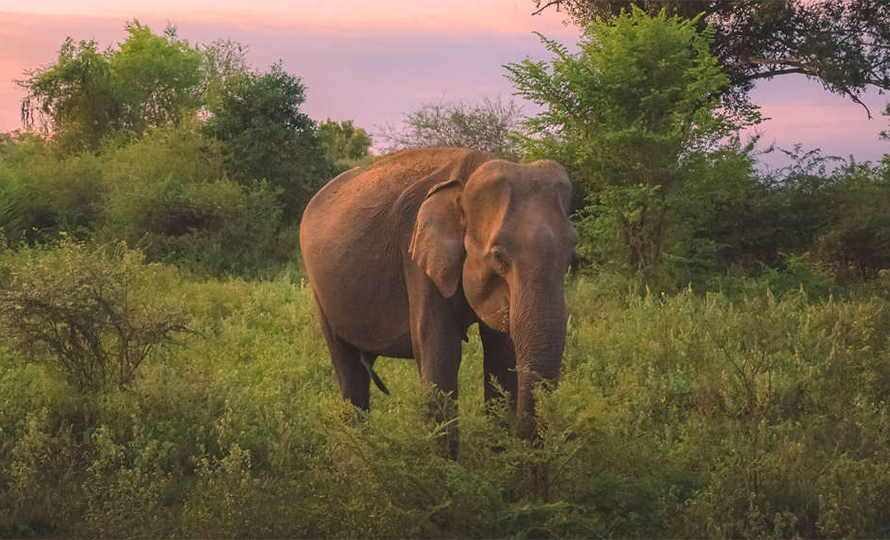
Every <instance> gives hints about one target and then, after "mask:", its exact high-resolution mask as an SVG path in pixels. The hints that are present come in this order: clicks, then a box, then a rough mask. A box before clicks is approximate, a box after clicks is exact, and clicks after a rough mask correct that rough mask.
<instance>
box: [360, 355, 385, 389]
mask: <svg viewBox="0 0 890 540" xmlns="http://www.w3.org/2000/svg"><path fill="white" fill-rule="evenodd" d="M362 365H364V366H365V369H367V370H368V375H370V376H371V380H372V381H374V384H376V385H377V388H379V389H380V391H381V392H383V393H384V394H386V395H387V396H388V395H389V390H387V389H386V385H385V384H383V381H382V380H380V377H379V376H377V373H376V372H375V371H374V367H373V366H371V362H369V361H368V357H367V356H365V354H362Z"/></svg>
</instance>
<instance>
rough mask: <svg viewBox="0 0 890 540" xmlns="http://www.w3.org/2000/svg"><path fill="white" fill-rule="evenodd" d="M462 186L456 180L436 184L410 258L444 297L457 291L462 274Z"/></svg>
mask: <svg viewBox="0 0 890 540" xmlns="http://www.w3.org/2000/svg"><path fill="white" fill-rule="evenodd" d="M462 190H463V185H462V184H461V183H460V182H458V181H457V180H449V181H447V182H442V183H441V184H436V185H435V186H433V187H432V188H430V190H429V191H428V192H427V194H426V199H425V200H424V201H423V204H422V205H420V211H419V212H418V213H417V223H416V224H415V226H414V236H412V237H411V245H410V247H409V248H408V255H409V256H410V257H411V259H412V260H414V261H415V262H416V263H417V264H418V266H420V267H421V268H423V270H424V271H425V272H426V274H427V275H428V276H429V277H430V279H432V280H433V283H435V284H436V287H438V288H439V291H440V292H441V293H442V295H443V296H445V297H446V298H449V297H451V296H454V294H455V293H456V292H457V286H458V283H459V282H460V276H461V273H462V271H463V262H464V256H465V254H466V252H465V251H464V225H463V222H462V219H461V218H462V213H461V209H460V205H459V203H458V196H459V195H460V192H461V191H462Z"/></svg>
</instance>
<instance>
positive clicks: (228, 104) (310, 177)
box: [204, 63, 334, 223]
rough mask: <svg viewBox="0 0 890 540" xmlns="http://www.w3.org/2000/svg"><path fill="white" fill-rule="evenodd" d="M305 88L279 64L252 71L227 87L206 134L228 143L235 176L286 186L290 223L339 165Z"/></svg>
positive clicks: (286, 217)
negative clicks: (328, 152) (306, 108)
mask: <svg viewBox="0 0 890 540" xmlns="http://www.w3.org/2000/svg"><path fill="white" fill-rule="evenodd" d="M303 101H305V87H304V86H303V83H302V82H301V81H300V78H299V77H296V76H294V75H291V74H289V73H287V72H286V71H284V68H282V66H281V64H280V63H278V64H275V65H273V66H272V67H271V69H270V70H269V71H268V72H267V73H258V72H247V73H245V74H244V75H243V77H235V78H233V79H232V80H231V84H227V85H225V86H224V88H222V89H221V97H220V99H219V102H218V103H208V106H209V113H210V114H211V115H212V116H211V117H210V118H209V119H208V120H207V121H206V123H205V125H204V132H205V133H206V134H207V135H209V136H212V137H215V138H217V139H218V140H219V141H220V142H221V143H222V145H223V152H224V154H225V156H226V164H227V169H228V172H229V175H230V176H231V177H232V178H233V179H235V180H237V181H239V182H242V183H250V182H252V181H254V180H260V179H265V180H267V181H268V182H269V183H270V184H271V185H272V186H273V187H275V188H279V189H281V190H282V193H283V195H282V197H283V202H284V216H283V218H284V221H285V222H286V223H290V222H293V221H295V220H296V219H297V218H298V216H299V214H300V211H301V210H302V207H303V206H304V205H305V204H306V203H307V202H308V201H309V198H310V197H311V196H312V194H314V193H315V191H317V190H318V188H320V187H321V186H322V185H323V184H324V182H325V181H326V180H328V179H329V178H330V177H331V176H332V174H333V172H334V169H333V165H332V164H331V163H330V161H328V159H327V158H326V157H325V153H324V150H323V149H322V146H321V141H320V140H319V137H318V134H317V130H316V125H315V122H314V121H313V120H312V119H311V118H309V116H308V115H306V113H304V112H302V111H301V110H300V105H302V104H303Z"/></svg>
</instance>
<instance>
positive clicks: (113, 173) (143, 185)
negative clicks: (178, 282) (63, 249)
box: [96, 127, 282, 275]
mask: <svg viewBox="0 0 890 540" xmlns="http://www.w3.org/2000/svg"><path fill="white" fill-rule="evenodd" d="M104 158H105V162H106V163H107V166H106V169H105V175H106V184H107V186H108V195H107V198H106V200H105V201H104V213H103V218H104V219H103V221H102V227H101V228H100V229H99V231H98V232H97V234H96V238H97V239H98V240H99V241H100V242H104V241H113V240H118V239H119V240H124V241H126V242H127V243H128V244H129V245H133V246H140V247H141V248H142V249H143V250H144V252H145V254H146V256H147V257H148V258H149V260H152V261H165V262H175V263H177V264H178V265H180V266H181V267H186V268H190V269H194V270H197V271H201V270H205V271H206V270H209V271H211V272H213V273H217V274H221V273H237V274H242V275H257V274H259V273H262V272H263V271H264V270H266V269H268V268H269V267H270V266H271V265H274V264H276V263H279V262H280V261H281V259H282V257H281V256H280V255H279V254H278V253H277V252H276V250H277V238H276V233H277V231H278V227H279V224H280V220H281V203H280V202H279V192H278V191H277V190H275V189H273V188H272V187H271V186H269V184H268V183H265V182H250V183H245V184H240V183H236V182H233V181H232V180H229V179H228V177H226V176H225V160H224V157H223V153H222V150H221V149H220V147H219V144H218V143H216V142H215V141H213V140H212V139H207V138H206V137H204V136H202V135H201V134H200V133H198V132H197V131H195V130H194V129H193V128H189V127H183V128H178V129H174V128H168V129H160V130H155V131H154V132H152V133H151V134H149V135H148V136H146V137H145V138H144V139H142V140H140V141H138V142H136V143H134V144H131V145H128V146H126V147H124V148H121V149H120V150H117V151H114V152H111V153H108V154H106V155H105V156H104Z"/></svg>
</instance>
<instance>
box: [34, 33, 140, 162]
mask: <svg viewBox="0 0 890 540" xmlns="http://www.w3.org/2000/svg"><path fill="white" fill-rule="evenodd" d="M26 75H27V76H28V77H27V79H25V80H22V81H17V83H18V84H19V85H20V86H22V87H23V88H25V89H26V90H27V91H28V94H27V96H26V97H25V99H24V100H23V101H22V123H23V124H25V126H26V127H32V126H33V125H34V123H35V121H37V120H38V118H39V117H41V116H42V117H43V118H42V120H43V123H44V125H45V126H47V127H48V128H50V129H51V130H52V131H53V133H54V139H55V141H56V142H57V144H58V145H59V147H60V148H62V149H63V151H65V152H79V151H83V150H95V149H96V148H97V147H98V146H99V141H100V140H101V139H102V137H103V136H104V135H105V134H106V133H108V132H109V131H111V130H113V129H118V128H120V127H121V125H122V115H123V108H124V107H123V103H122V102H121V98H120V96H119V95H118V93H117V89H116V88H115V84H114V78H113V76H112V73H111V66H110V65H109V61H108V53H107V52H104V53H103V52H100V51H99V50H98V44H97V43H96V42H95V41H81V42H80V43H78V44H76V45H75V43H74V40H72V39H71V38H70V37H69V38H67V39H65V41H64V42H63V43H62V47H61V49H60V50H59V57H58V60H57V61H56V63H55V64H53V65H51V66H49V67H46V68H40V69H36V70H32V71H27V72H26Z"/></svg>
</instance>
